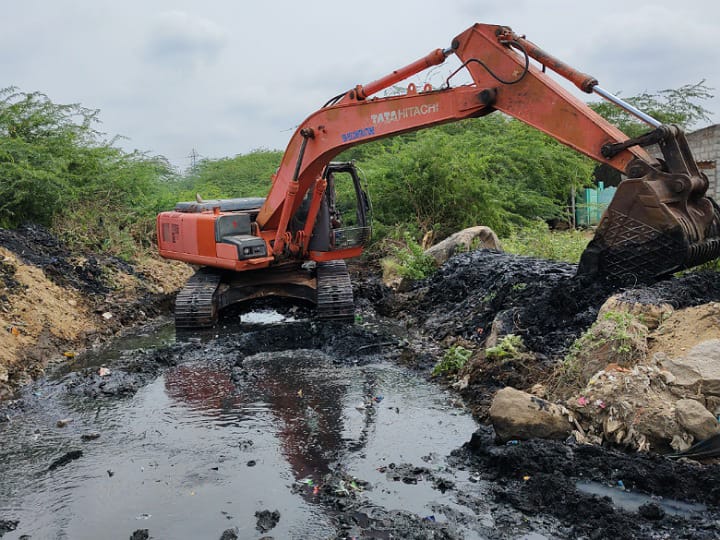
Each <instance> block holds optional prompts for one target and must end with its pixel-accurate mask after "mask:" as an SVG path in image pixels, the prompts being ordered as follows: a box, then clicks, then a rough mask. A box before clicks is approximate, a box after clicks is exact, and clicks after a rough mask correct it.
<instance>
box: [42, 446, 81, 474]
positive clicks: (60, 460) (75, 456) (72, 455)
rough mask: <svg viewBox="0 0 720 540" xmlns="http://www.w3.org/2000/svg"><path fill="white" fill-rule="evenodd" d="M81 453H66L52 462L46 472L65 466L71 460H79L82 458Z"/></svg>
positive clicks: (76, 451)
mask: <svg viewBox="0 0 720 540" xmlns="http://www.w3.org/2000/svg"><path fill="white" fill-rule="evenodd" d="M82 455H83V453H82V450H72V451H70V452H67V453H66V454H64V455H62V456H61V457H59V458H57V459H56V460H55V461H53V462H52V463H51V464H50V466H49V467H48V471H52V470H53V469H57V468H58V467H62V466H63V465H67V464H68V463H70V462H71V461H73V460H76V459H80V458H81V457H82Z"/></svg>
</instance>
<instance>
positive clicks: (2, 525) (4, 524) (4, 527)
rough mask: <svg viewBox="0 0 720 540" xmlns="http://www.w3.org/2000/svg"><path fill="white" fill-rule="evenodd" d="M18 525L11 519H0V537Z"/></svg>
mask: <svg viewBox="0 0 720 540" xmlns="http://www.w3.org/2000/svg"><path fill="white" fill-rule="evenodd" d="M18 523H20V522H19V521H17V520H13V519H0V536H3V535H4V534H5V533H8V532H11V531H14V530H15V529H17V526H18Z"/></svg>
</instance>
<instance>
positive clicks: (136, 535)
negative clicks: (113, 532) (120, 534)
mask: <svg viewBox="0 0 720 540" xmlns="http://www.w3.org/2000/svg"><path fill="white" fill-rule="evenodd" d="M148 538H150V531H149V530H148V529H138V530H136V531H135V532H133V533H132V535H131V536H130V540H148Z"/></svg>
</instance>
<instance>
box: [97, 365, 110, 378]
mask: <svg viewBox="0 0 720 540" xmlns="http://www.w3.org/2000/svg"><path fill="white" fill-rule="evenodd" d="M98 375H100V376H101V377H107V376H108V375H110V370H109V369H108V368H106V367H101V368H100V369H98Z"/></svg>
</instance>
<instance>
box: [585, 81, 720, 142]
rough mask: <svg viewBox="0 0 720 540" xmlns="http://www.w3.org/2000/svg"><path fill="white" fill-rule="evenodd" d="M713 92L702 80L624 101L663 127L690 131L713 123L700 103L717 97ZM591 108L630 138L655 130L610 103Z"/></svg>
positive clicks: (592, 105)
mask: <svg viewBox="0 0 720 540" xmlns="http://www.w3.org/2000/svg"><path fill="white" fill-rule="evenodd" d="M712 91H713V89H712V88H708V87H707V86H705V81H704V80H702V81H700V82H698V83H695V84H686V85H684V86H681V87H680V88H670V89H667V90H660V91H659V92H655V93H650V92H643V93H641V94H638V95H637V96H632V97H629V98H623V100H624V101H627V102H628V103H630V104H631V105H633V106H635V107H636V108H638V109H640V110H641V111H643V112H644V113H646V114H649V115H650V116H652V117H653V118H655V119H656V120H659V121H660V122H662V123H663V124H677V125H678V126H680V127H682V128H685V129H687V128H690V127H692V126H693V125H694V124H696V123H698V122H700V121H708V120H710V117H711V111H709V110H707V109H706V108H705V107H703V106H702V105H701V103H700V102H703V101H707V100H709V99H712V98H713V97H714V95H713V93H712ZM618 96H619V94H618ZM590 106H591V107H592V108H593V109H594V110H595V112H597V113H599V114H600V115H601V116H602V117H604V118H605V119H606V120H608V121H609V122H610V123H611V124H613V125H615V126H617V127H619V128H620V129H621V130H622V131H623V132H624V133H625V134H626V135H628V136H630V137H636V136H638V135H642V134H643V133H646V132H648V131H650V129H651V128H650V127H649V126H648V125H647V124H645V123H644V122H641V121H640V120H638V119H637V118H635V117H634V116H631V115H629V114H628V113H626V112H625V111H624V110H623V109H620V108H619V107H618V106H617V105H614V104H612V103H610V102H607V101H602V102H600V103H593V104H591V105H590Z"/></svg>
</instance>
